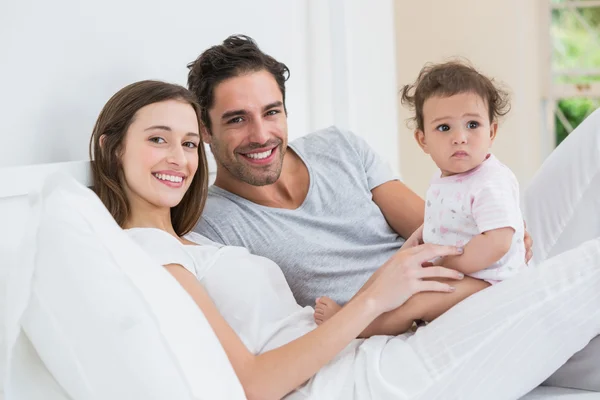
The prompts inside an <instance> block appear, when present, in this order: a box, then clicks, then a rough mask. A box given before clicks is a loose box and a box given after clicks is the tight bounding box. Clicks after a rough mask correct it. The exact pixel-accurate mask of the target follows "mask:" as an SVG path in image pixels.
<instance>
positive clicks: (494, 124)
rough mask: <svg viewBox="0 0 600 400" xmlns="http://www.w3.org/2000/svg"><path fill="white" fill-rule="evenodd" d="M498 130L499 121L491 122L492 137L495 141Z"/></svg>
mask: <svg viewBox="0 0 600 400" xmlns="http://www.w3.org/2000/svg"><path fill="white" fill-rule="evenodd" d="M497 131H498V121H494V122H492V123H491V124H490V139H491V140H492V141H494V139H496V132H497Z"/></svg>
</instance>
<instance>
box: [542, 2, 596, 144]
mask: <svg viewBox="0 0 600 400" xmlns="http://www.w3.org/2000/svg"><path fill="white" fill-rule="evenodd" d="M562 2H565V1H554V3H562ZM575 12H578V13H579V15H580V16H581V19H583V20H584V21H585V22H587V25H588V26H587V27H586V26H585V24H583V23H582V22H581V20H580V18H578V17H577V15H575V14H574V12H573V11H571V10H569V9H554V10H553V11H552V26H551V33H552V39H553V43H552V45H553V49H554V53H553V65H552V69H553V71H558V72H560V71H561V70H565V69H594V68H595V69H597V68H600V7H592V8H581V9H577V10H576V11H575ZM554 79H555V83H559V84H560V83H573V84H579V85H584V86H585V85H586V84H589V83H593V82H600V75H598V74H597V73H593V74H587V75H578V76H565V75H562V76H561V75H560V74H558V75H556V76H555V78H554ZM598 100H599V99H592V98H587V97H576V98H568V99H562V100H560V101H559V102H558V105H557V106H558V108H559V109H560V110H561V111H562V113H563V114H564V116H565V118H566V119H567V120H568V122H569V124H570V125H571V126H572V127H573V128H575V127H576V126H577V125H579V123H581V121H583V120H584V119H585V118H586V117H587V116H588V115H589V114H590V113H591V112H592V111H594V110H595V109H596V108H598V107H599V106H600V102H599V101H598ZM555 127H556V132H555V133H556V144H557V145H558V144H559V143H560V142H562V140H563V139H564V138H565V137H566V136H567V134H568V131H567V129H566V128H565V126H564V124H563V123H562V122H561V121H560V119H559V118H558V117H555Z"/></svg>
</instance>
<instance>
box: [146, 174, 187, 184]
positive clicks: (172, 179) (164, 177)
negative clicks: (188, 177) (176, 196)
mask: <svg viewBox="0 0 600 400" xmlns="http://www.w3.org/2000/svg"><path fill="white" fill-rule="evenodd" d="M153 175H154V176H155V177H157V178H158V179H160V180H161V181H169V182H173V183H179V182H181V181H183V178H182V177H181V176H174V175H166V174H153Z"/></svg>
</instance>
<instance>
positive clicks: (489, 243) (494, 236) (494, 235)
mask: <svg viewBox="0 0 600 400" xmlns="http://www.w3.org/2000/svg"><path fill="white" fill-rule="evenodd" d="M514 234H515V230H514V229H513V228H499V229H492V230H490V231H487V232H484V233H482V234H479V235H477V236H475V237H473V239H471V240H470V241H469V243H467V245H466V246H465V247H464V253H463V254H461V255H459V256H448V257H445V258H444V259H443V260H442V262H441V265H443V266H444V267H446V268H452V269H455V270H457V271H460V272H462V273H464V274H472V273H474V272H478V271H481V270H483V269H485V268H487V267H489V266H490V265H492V264H493V263H495V262H496V261H498V260H500V259H501V258H502V257H503V256H504V255H505V254H506V253H508V250H510V246H511V244H512V238H513V235H514Z"/></svg>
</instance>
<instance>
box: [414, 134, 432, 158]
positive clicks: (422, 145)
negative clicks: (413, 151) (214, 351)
mask: <svg viewBox="0 0 600 400" xmlns="http://www.w3.org/2000/svg"><path fill="white" fill-rule="evenodd" d="M415 140H416V141H417V144H418V145H419V147H420V148H421V149H422V150H423V151H424V152H425V154H429V149H428V148H427V141H426V140H425V132H423V131H422V130H420V129H417V130H416V131H415Z"/></svg>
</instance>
